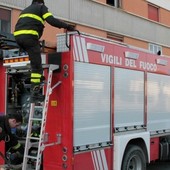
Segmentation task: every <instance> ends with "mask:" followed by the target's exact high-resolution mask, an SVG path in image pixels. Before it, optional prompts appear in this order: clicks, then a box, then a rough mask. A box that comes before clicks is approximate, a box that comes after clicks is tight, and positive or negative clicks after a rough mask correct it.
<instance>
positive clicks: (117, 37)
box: [107, 33, 123, 42]
mask: <svg viewBox="0 0 170 170" xmlns="http://www.w3.org/2000/svg"><path fill="white" fill-rule="evenodd" d="M107 38H109V39H111V40H114V41H119V42H123V36H122V35H119V34H114V33H107Z"/></svg>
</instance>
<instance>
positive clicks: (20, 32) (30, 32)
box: [14, 30, 39, 36]
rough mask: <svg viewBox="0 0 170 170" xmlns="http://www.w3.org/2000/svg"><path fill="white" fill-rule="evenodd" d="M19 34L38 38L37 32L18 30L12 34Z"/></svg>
mask: <svg viewBox="0 0 170 170" xmlns="http://www.w3.org/2000/svg"><path fill="white" fill-rule="evenodd" d="M21 34H32V35H37V36H39V34H38V32H37V31H35V30H19V31H15V32H14V36H17V35H21Z"/></svg>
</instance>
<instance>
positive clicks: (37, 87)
mask: <svg viewBox="0 0 170 170" xmlns="http://www.w3.org/2000/svg"><path fill="white" fill-rule="evenodd" d="M41 89H42V85H41V84H40V83H32V84H31V100H30V101H31V103H36V102H43V101H44V99H45V96H44V95H42V94H41Z"/></svg>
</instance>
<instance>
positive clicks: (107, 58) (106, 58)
mask: <svg viewBox="0 0 170 170" xmlns="http://www.w3.org/2000/svg"><path fill="white" fill-rule="evenodd" d="M101 58H102V62H103V63H109V64H116V65H122V58H121V57H118V56H113V55H108V54H101Z"/></svg>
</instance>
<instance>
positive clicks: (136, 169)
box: [121, 145, 146, 170]
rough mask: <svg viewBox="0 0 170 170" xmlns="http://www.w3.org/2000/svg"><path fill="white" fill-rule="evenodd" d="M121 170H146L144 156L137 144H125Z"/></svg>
mask: <svg viewBox="0 0 170 170" xmlns="http://www.w3.org/2000/svg"><path fill="white" fill-rule="evenodd" d="M121 170H146V156H145V154H144V152H143V150H142V149H141V148H140V147H139V146H136V145H129V146H127V148H126V151H125V154H124V157H123V161H122V168H121Z"/></svg>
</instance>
